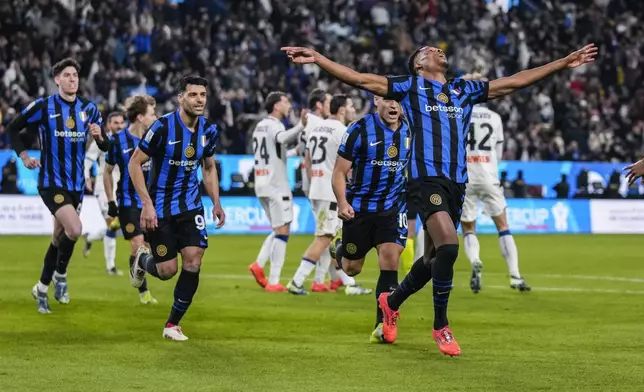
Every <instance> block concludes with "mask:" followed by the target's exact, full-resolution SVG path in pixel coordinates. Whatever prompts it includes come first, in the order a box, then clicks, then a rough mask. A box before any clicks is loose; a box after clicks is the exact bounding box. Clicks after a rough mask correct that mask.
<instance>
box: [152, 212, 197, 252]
mask: <svg viewBox="0 0 644 392" xmlns="http://www.w3.org/2000/svg"><path fill="white" fill-rule="evenodd" d="M158 224H159V225H158V227H157V228H156V229H155V230H154V231H149V232H147V241H148V242H149V243H150V248H151V250H152V254H153V255H154V259H155V260H156V262H157V263H158V262H162V261H168V260H172V259H174V258H175V257H177V253H178V252H179V251H180V250H181V249H183V248H186V247H188V246H196V247H199V248H203V249H206V248H207V247H208V231H207V230H206V220H205V218H204V215H203V208H201V209H198V210H192V211H187V212H183V213H181V214H179V215H175V216H170V217H168V218H163V219H159V221H158Z"/></svg>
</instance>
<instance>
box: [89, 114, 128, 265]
mask: <svg viewBox="0 0 644 392" xmlns="http://www.w3.org/2000/svg"><path fill="white" fill-rule="evenodd" d="M124 126H125V118H124V117H123V113H121V112H112V113H110V114H109V115H108V116H107V127H106V128H107V132H106V134H107V136H108V137H110V138H111V137H112V136H113V135H116V133H117V132H118V131H120V130H121V129H123V128H124ZM94 162H97V163H98V171H97V174H96V179H95V183H94V184H92V181H91V179H90V171H91V169H92V166H93V165H94ZM104 170H105V153H104V152H103V151H101V150H100V149H99V148H98V146H97V145H96V143H94V142H93V141H91V142H90V145H89V148H88V149H87V153H86V154H85V184H86V186H87V189H89V191H90V192H91V191H93V193H94V195H95V196H96V199H97V200H98V206H99V208H100V209H101V213H102V214H103V218H104V219H105V223H106V225H107V227H106V228H105V229H103V230H100V231H98V232H96V233H87V234H85V235H84V236H83V237H84V238H85V246H84V248H83V256H85V257H87V256H89V253H90V251H91V249H92V242H94V241H100V240H103V253H104V256H105V267H106V269H107V273H108V274H109V275H118V276H122V275H123V272H121V271H120V270H119V269H118V268H116V264H115V263H114V260H115V258H116V231H117V230H118V229H119V221H118V219H114V218H113V217H110V216H108V214H107V212H108V204H107V202H108V199H109V197H108V196H107V194H106V193H105V190H106V188H105V186H104V182H103V172H104ZM117 174H118V173H117ZM115 180H118V178H117V179H115ZM110 189H112V190H113V189H114V186H110ZM113 198H114V196H113V195H112V199H113Z"/></svg>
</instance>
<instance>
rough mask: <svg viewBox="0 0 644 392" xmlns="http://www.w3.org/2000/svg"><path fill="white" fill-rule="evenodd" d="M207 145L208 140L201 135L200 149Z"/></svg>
mask: <svg viewBox="0 0 644 392" xmlns="http://www.w3.org/2000/svg"><path fill="white" fill-rule="evenodd" d="M207 144H208V139H207V138H206V135H201V147H206V145H207Z"/></svg>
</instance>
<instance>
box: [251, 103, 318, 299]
mask: <svg viewBox="0 0 644 392" xmlns="http://www.w3.org/2000/svg"><path fill="white" fill-rule="evenodd" d="M291 108H292V106H291V101H290V100H289V99H288V97H287V96H286V94H284V93H282V92H279V91H274V92H272V93H270V94H268V96H267V97H266V103H265V109H266V111H267V112H268V117H266V118H265V119H263V120H262V121H260V122H259V123H258V124H257V126H256V127H255V130H254V131H253V150H254V154H255V194H256V195H257V197H258V198H259V202H260V203H261V205H262V208H263V209H264V212H265V213H266V216H267V217H268V220H269V221H270V223H271V226H272V228H273V233H271V234H270V235H269V236H268V238H267V239H266V240H265V241H264V244H263V245H262V250H260V252H259V253H260V256H259V257H258V261H257V262H255V263H253V264H251V265H250V266H249V267H248V269H249V271H250V273H251V274H252V275H253V277H254V278H255V280H256V281H257V284H259V285H260V286H261V287H263V288H264V290H265V291H267V292H272V293H281V292H286V291H287V290H286V287H284V286H283V285H282V284H281V283H280V276H281V274H282V267H283V266H284V259H285V258H286V244H287V243H288V237H289V234H290V227H291V221H293V195H292V193H291V187H290V185H289V183H288V176H287V174H286V160H287V156H286V150H287V148H286V146H287V145H293V144H295V143H297V141H298V138H299V136H300V133H301V132H302V130H304V128H305V127H306V124H307V116H306V114H305V112H304V111H303V112H302V117H301V120H302V123H300V124H298V125H296V126H295V127H293V128H291V129H289V130H288V131H287V130H286V128H285V127H284V124H282V120H283V119H284V118H286V117H287V116H288V114H289V112H290V111H291ZM264 247H266V249H264ZM269 249H270V251H269ZM263 253H268V254H270V256H269V259H270V261H271V271H270V274H269V277H268V281H267V280H266V277H265V275H264V265H261V264H259V263H260V262H263V263H266V259H265V258H264V257H262V256H261V254H263Z"/></svg>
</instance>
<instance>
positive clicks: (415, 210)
mask: <svg viewBox="0 0 644 392" xmlns="http://www.w3.org/2000/svg"><path fill="white" fill-rule="evenodd" d="M419 192H420V189H419V188H418V182H416V181H409V182H408V183H407V219H410V220H411V219H418V214H419V213H420V211H421V206H419V205H417V204H416V201H417V200H419V197H418V196H416V195H417V194H418V193H419Z"/></svg>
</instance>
